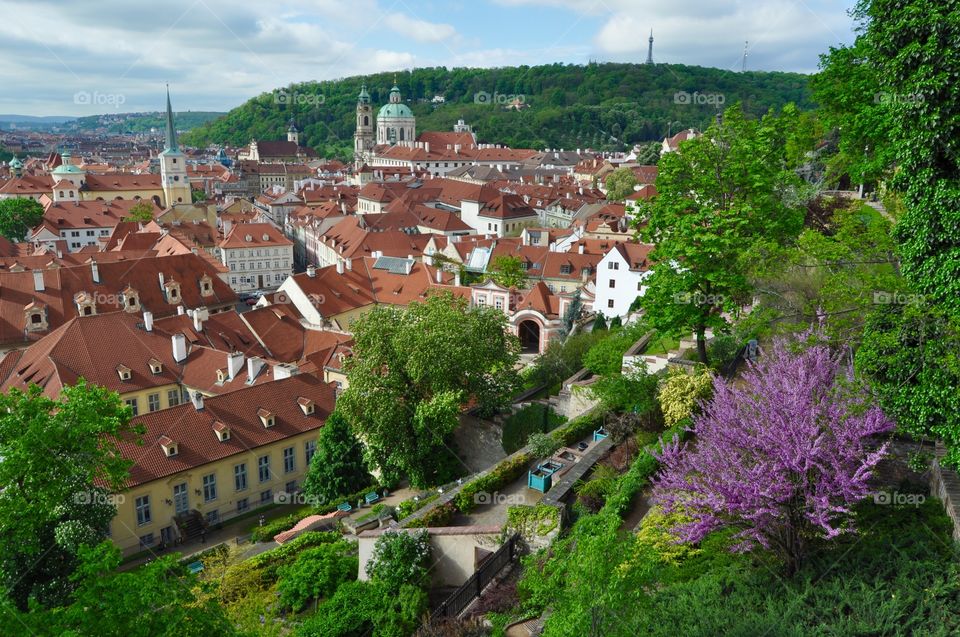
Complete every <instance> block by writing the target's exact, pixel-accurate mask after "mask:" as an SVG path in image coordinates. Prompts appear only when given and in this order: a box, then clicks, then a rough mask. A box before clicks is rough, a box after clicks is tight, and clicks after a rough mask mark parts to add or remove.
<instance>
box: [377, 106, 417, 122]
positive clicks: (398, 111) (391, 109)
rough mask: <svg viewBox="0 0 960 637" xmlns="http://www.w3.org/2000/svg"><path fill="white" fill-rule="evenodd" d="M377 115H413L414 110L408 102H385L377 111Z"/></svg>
mask: <svg viewBox="0 0 960 637" xmlns="http://www.w3.org/2000/svg"><path fill="white" fill-rule="evenodd" d="M377 117H378V118H381V117H413V111H411V110H410V107H408V106H407V105H406V104H397V103H390V104H384V105H383V106H382V107H381V108H380V112H379V113H377Z"/></svg>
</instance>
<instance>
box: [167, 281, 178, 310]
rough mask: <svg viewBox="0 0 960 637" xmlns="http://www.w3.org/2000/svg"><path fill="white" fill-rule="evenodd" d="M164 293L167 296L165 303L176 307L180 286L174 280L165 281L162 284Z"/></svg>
mask: <svg viewBox="0 0 960 637" xmlns="http://www.w3.org/2000/svg"><path fill="white" fill-rule="evenodd" d="M163 289H164V292H165V293H166V295H167V303H169V304H170V305H176V304H178V303H179V302H180V284H179V283H177V282H176V281H174V280H172V279H171V280H170V281H167V282H166V283H164V284H163Z"/></svg>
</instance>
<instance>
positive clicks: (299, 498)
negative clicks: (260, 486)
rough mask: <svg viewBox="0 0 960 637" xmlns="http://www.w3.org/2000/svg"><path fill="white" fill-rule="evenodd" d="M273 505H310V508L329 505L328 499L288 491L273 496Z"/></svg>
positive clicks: (278, 492)
mask: <svg viewBox="0 0 960 637" xmlns="http://www.w3.org/2000/svg"><path fill="white" fill-rule="evenodd" d="M273 503H274V504H297V505H310V506H314V507H317V506H323V505H324V504H326V503H327V500H326V498H321V497H319V496H314V495H308V494H306V493H303V492H302V491H300V492H297V493H287V492H286V491H277V492H276V493H275V494H273Z"/></svg>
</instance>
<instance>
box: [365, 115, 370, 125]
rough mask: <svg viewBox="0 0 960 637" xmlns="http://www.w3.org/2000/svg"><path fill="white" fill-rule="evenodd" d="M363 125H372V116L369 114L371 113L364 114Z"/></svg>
mask: <svg viewBox="0 0 960 637" xmlns="http://www.w3.org/2000/svg"><path fill="white" fill-rule="evenodd" d="M363 125H364V126H369V125H370V116H369V115H364V116H363Z"/></svg>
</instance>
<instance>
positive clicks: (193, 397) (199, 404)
mask: <svg viewBox="0 0 960 637" xmlns="http://www.w3.org/2000/svg"><path fill="white" fill-rule="evenodd" d="M190 402H192V403H193V407H194V409H196V410H197V411H203V394H201V393H200V392H198V391H195V392H193V393H192V394H190Z"/></svg>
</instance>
